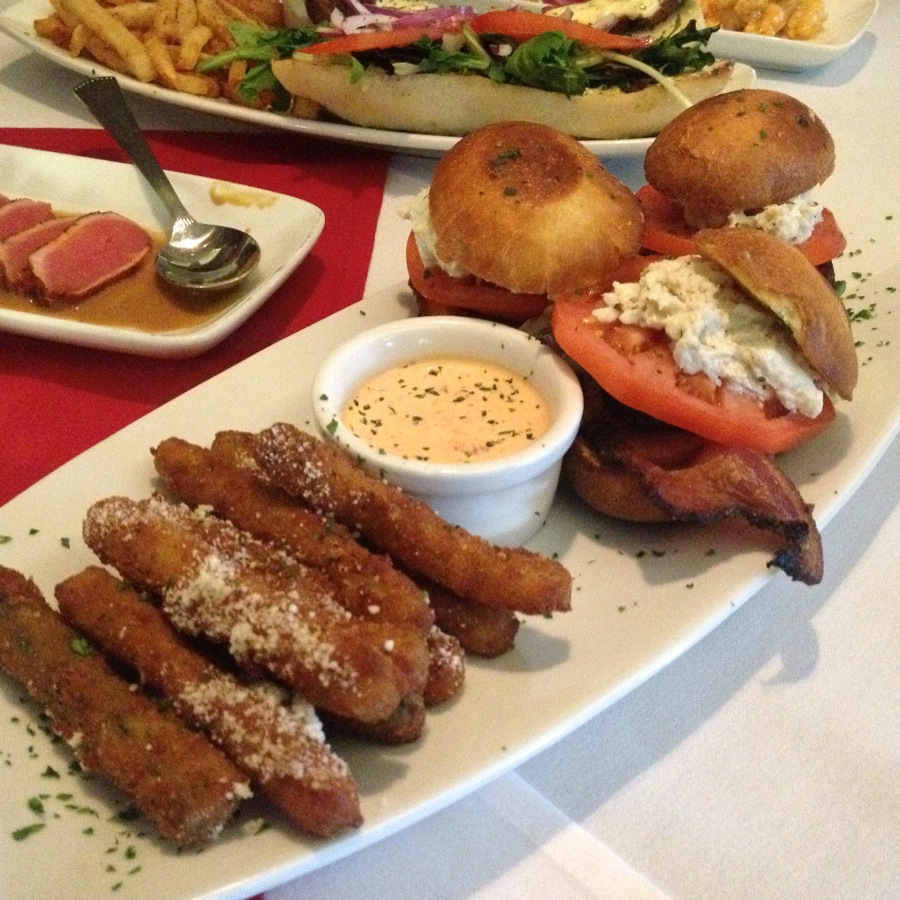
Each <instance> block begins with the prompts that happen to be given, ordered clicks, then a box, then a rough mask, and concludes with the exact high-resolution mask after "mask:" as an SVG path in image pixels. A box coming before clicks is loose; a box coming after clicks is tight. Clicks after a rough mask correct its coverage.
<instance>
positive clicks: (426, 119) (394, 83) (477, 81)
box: [272, 58, 735, 140]
mask: <svg viewBox="0 0 900 900" xmlns="http://www.w3.org/2000/svg"><path fill="white" fill-rule="evenodd" d="M272 71H273V73H274V74H275V77H276V78H277V79H278V81H279V82H280V83H281V84H282V86H283V87H284V88H285V89H286V90H287V91H288V92H289V93H290V94H292V95H293V96H294V97H296V98H300V99H301V100H303V101H305V104H304V105H305V106H306V107H307V108H308V102H309V101H312V102H313V103H315V104H318V105H319V106H321V107H322V108H323V109H324V110H326V111H327V112H328V113H329V114H330V115H332V116H336V117H337V118H339V119H342V120H344V121H346V122H349V123H351V124H353V125H361V126H364V127H367V128H380V129H386V130H390V131H409V132H414V133H418V134H440V135H452V136H455V135H464V134H468V133H469V132H470V131H473V130H474V129H476V128H480V127H482V126H484V125H488V124H492V123H494V122H503V121H511V120H519V121H530V122H537V123H539V124H543V125H548V126H550V127H552V128H556V129H557V130H559V131H562V132H564V133H565V134H569V135H571V136H573V137H577V138H580V139H586V140H618V139H627V138H639V137H649V136H652V135H655V134H657V133H658V132H659V131H660V130H661V129H662V128H663V127H664V126H665V125H666V124H667V123H668V122H670V121H671V120H672V119H673V118H675V116H677V115H678V114H679V113H680V112H681V111H682V109H683V106H682V104H681V103H680V102H679V100H678V99H677V98H676V97H675V96H673V95H672V94H671V93H670V92H669V91H667V90H666V89H665V88H664V87H662V86H661V85H660V84H657V83H654V84H651V85H649V86H648V87H645V88H643V89H641V90H637V91H630V92H626V91H622V90H620V89H618V88H605V89H589V90H587V91H586V92H585V93H583V94H579V95H576V96H571V97H566V96H565V95H564V94H560V93H555V92H552V91H544V90H540V89H538V88H532V87H525V86H522V85H513V84H499V83H497V82H495V81H492V80H491V79H490V78H485V77H482V76H480V75H465V74H457V73H446V74H433V73H428V74H415V75H404V76H398V75H388V74H386V73H385V72H383V71H381V70H378V69H372V68H370V69H366V70H365V72H364V73H363V75H362V76H361V77H360V78H359V79H358V80H356V81H351V77H350V68H349V66H347V65H345V64H343V63H342V62H340V61H338V60H335V59H328V60H325V59H317V60H315V61H307V60H304V59H299V58H292V59H283V60H276V61H274V62H273V63H272ZM734 71H735V70H734V63H733V62H732V61H731V60H718V61H717V62H715V63H713V64H712V65H710V66H708V67H707V68H705V69H702V70H700V71H698V72H693V73H691V74H689V75H682V76H677V77H675V78H673V79H672V81H673V82H674V83H675V85H676V86H677V88H678V90H680V91H681V92H682V93H683V94H684V95H685V96H686V97H687V98H688V99H689V100H691V101H692V102H697V101H699V100H702V99H704V98H706V97H710V96H714V95H716V94H718V93H720V92H722V91H723V90H725V89H726V87H728V84H729V81H730V79H731V78H732V75H733V74H734Z"/></svg>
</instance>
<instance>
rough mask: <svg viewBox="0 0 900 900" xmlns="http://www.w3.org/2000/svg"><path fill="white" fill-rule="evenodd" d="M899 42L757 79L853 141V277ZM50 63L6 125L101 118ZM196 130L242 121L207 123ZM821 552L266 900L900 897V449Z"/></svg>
mask: <svg viewBox="0 0 900 900" xmlns="http://www.w3.org/2000/svg"><path fill="white" fill-rule="evenodd" d="M6 5H8V4H7V3H6V2H5V0H4V2H0V7H3V6H6ZM838 5H839V4H838ZM897 47H900V4H897V3H896V0H882V7H881V9H880V11H879V13H878V14H877V16H876V18H875V20H874V23H873V25H872V27H871V28H870V32H869V33H867V34H866V35H865V36H864V37H863V38H862V40H861V41H860V42H859V43H858V44H857V45H856V46H855V47H854V48H853V49H852V50H851V51H850V52H848V53H847V54H846V55H845V56H843V57H841V58H840V59H838V60H837V61H835V62H833V63H831V64H830V65H828V66H825V67H823V68H821V69H818V70H813V71H808V72H804V73H799V74H790V75H787V74H779V73H773V72H764V71H762V70H761V71H760V72H759V76H760V84H762V85H764V86H772V87H777V88H779V89H782V90H785V91H787V92H788V93H792V94H795V95H796V96H798V97H800V98H801V99H803V100H805V101H806V102H808V103H809V104H810V105H811V106H812V107H813V108H814V109H815V110H816V111H817V112H819V114H820V115H821V116H822V117H823V118H824V120H825V121H826V123H827V124H828V125H829V127H830V129H831V130H832V133H833V134H834V136H835V140H836V144H837V150H838V166H837V171H836V173H835V175H834V176H833V177H832V178H831V179H830V180H829V182H828V183H827V184H826V185H825V186H824V187H823V188H822V190H821V196H822V198H823V199H824V200H825V202H826V203H828V205H830V206H832V208H834V209H835V210H836V212H837V214H838V217H839V221H840V222H841V223H842V225H843V226H844V228H845V230H846V233H847V235H848V238H849V241H850V248H849V249H850V250H851V251H852V254H851V256H850V257H848V258H847V259H846V260H845V261H844V262H842V264H841V269H840V271H839V274H841V276H842V277H851V275H850V273H851V272H852V271H854V270H857V269H858V270H859V271H861V272H864V273H867V272H874V273H876V274H877V273H882V272H885V271H887V270H888V269H889V268H890V267H891V266H892V265H894V266H895V265H896V260H897V257H898V256H900V143H898V139H900V128H898V110H900V87H898V85H900V78H898V57H897ZM46 71H47V69H46V66H45V65H44V64H42V63H41V62H40V61H38V60H37V59H36V58H35V57H33V56H31V55H30V54H28V53H27V52H25V51H24V50H22V49H21V48H20V47H19V46H18V45H16V44H15V43H13V42H12V41H10V40H8V39H6V38H0V124H2V125H7V126H29V125H31V126H81V127H84V126H86V125H88V124H92V123H90V122H89V121H88V118H87V115H86V114H85V113H83V112H82V111H81V110H79V109H78V108H77V107H76V105H75V104H73V103H72V102H71V101H70V100H69V99H68V98H69V97H70V93H69V90H70V87H71V84H72V83H73V81H74V79H75V76H70V75H69V74H68V73H60V75H59V83H55V82H48V81H47V79H46V78H45V77H44V76H45V73H46ZM134 105H135V110H136V113H137V114H138V117H139V120H140V121H141V123H142V124H143V125H144V126H145V127H177V126H178V125H179V124H182V125H183V124H184V122H185V120H184V114H183V113H179V112H178V111H175V110H170V109H166V108H163V107H162V106H161V105H159V104H155V103H153V102H152V101H148V100H138V101H135V104H134ZM191 126H192V127H210V128H213V127H221V126H222V123H220V122H218V121H217V120H211V119H205V118H204V117H198V116H196V115H194V114H191ZM432 165H433V162H432V161H429V160H423V159H416V158H412V157H397V158H396V159H395V161H394V163H393V166H392V171H391V176H390V179H389V183H388V189H387V192H386V196H385V203H384V209H383V211H382V217H381V222H380V226H379V231H378V235H377V240H376V248H375V256H374V259H373V263H372V268H371V271H370V276H369V284H368V287H369V289H370V290H371V291H375V290H378V289H380V288H383V287H387V286H390V285H392V284H394V283H396V282H397V281H400V280H403V278H404V276H405V271H404V265H403V256H402V247H403V242H404V241H405V237H406V228H407V226H406V224H405V223H402V222H401V221H400V220H399V217H398V216H397V207H398V205H399V204H400V203H401V202H402V201H403V200H404V199H406V198H407V197H409V196H410V195H411V194H412V193H414V192H415V191H416V190H417V189H418V188H419V187H420V186H422V185H424V184H426V183H427V180H428V177H429V173H430V171H431V168H432ZM610 168H611V170H612V171H613V172H614V173H615V174H616V175H618V176H619V177H621V178H622V179H623V180H625V181H626V182H627V183H629V184H630V185H631V186H632V187H637V186H638V185H639V184H640V183H641V181H642V179H641V168H640V160H630V161H617V162H612V163H611V164H610ZM875 234H877V238H876V239H874V240H873V239H871V236H872V235H875ZM898 281H900V278H898ZM898 287H900V284H898ZM898 303H900V298H898ZM882 314H886V311H884V310H882ZM894 352H900V348H898V350H895V351H894ZM897 371H898V374H900V360H898V369H897ZM896 389H897V388H896V385H895V384H885V385H884V390H896ZM824 544H825V560H826V562H825V573H826V574H825V579H824V581H823V583H822V584H821V585H819V586H818V587H815V588H809V587H803V586H800V585H796V584H793V583H791V582H790V581H789V580H788V579H787V578H785V577H783V576H779V577H777V578H775V579H774V580H773V581H772V582H771V583H769V585H768V586H767V587H766V588H764V589H763V590H762V591H761V592H760V593H759V594H758V595H757V596H756V597H754V598H753V599H752V600H750V601H749V602H748V603H746V604H745V605H743V606H742V607H741V608H740V609H738V610H737V611H736V612H735V613H734V614H733V615H732V616H731V617H730V618H729V619H728V620H726V621H725V622H724V624H722V625H721V626H720V627H719V628H718V629H716V630H715V631H714V632H713V633H712V634H711V635H710V636H708V637H707V638H705V639H704V640H703V641H701V642H700V643H699V644H698V645H696V646H694V647H693V648H692V649H690V650H689V651H687V652H686V653H685V654H684V655H683V656H682V657H680V658H679V659H678V660H676V661H675V662H674V663H672V664H671V665H669V666H668V667H667V668H666V669H664V670H663V671H662V672H661V673H660V674H658V675H656V676H655V677H653V678H652V679H650V680H649V681H648V682H646V683H645V684H643V685H642V686H640V687H638V688H637V689H636V690H634V691H633V692H632V693H631V694H629V695H628V696H626V697H625V698H624V699H622V700H621V701H619V702H618V703H617V704H616V705H614V706H613V707H611V708H609V709H607V710H606V711H605V712H603V713H601V714H600V715H598V716H597V717H596V718H594V719H593V720H591V721H590V722H589V723H588V724H586V725H584V726H582V727H581V728H579V729H578V730H577V731H575V732H574V733H572V734H571V735H570V736H568V737H566V738H564V739H562V740H561V741H559V742H558V743H557V744H555V745H554V746H552V747H551V748H550V749H547V750H546V751H544V752H543V753H541V754H540V755H538V756H537V757H535V758H533V759H532V760H531V761H529V762H528V763H526V764H524V765H522V766H521V767H520V768H519V769H518V770H517V771H515V772H513V773H510V774H508V775H505V776H503V777H501V778H500V779H499V780H497V781H495V782H493V783H492V784H490V785H489V786H487V787H485V788H483V789H481V790H480V791H478V792H476V793H475V794H473V795H471V796H469V797H466V798H464V799H462V800H460V801H458V802H457V803H455V804H454V805H452V806H450V807H448V808H446V809H444V810H443V811H441V812H438V813H437V814H435V815H433V816H431V817H430V818H428V819H426V820H424V821H422V822H420V823H419V824H417V825H414V826H412V827H410V828H408V829H407V830H405V831H403V832H400V833H399V834H396V835H395V836H393V837H391V838H389V839H387V840H384V841H382V842H381V843H379V844H376V845H374V846H372V847H370V848H369V849H366V850H363V851H361V852H359V853H357V854H355V855H354V856H351V857H349V858H347V859H344V860H341V861H339V862H337V863H334V864H332V865H330V866H328V867H326V868H323V869H321V870H318V871H316V872H313V873H311V874H309V875H307V876H305V877H303V878H301V879H299V880H298V881H295V882H293V883H290V884H287V885H284V886H282V887H280V888H278V889H275V890H272V891H270V892H269V893H268V895H267V896H268V897H269V898H270V900H300V898H303V900H311V898H321V900H356V898H360V900H361V898H376V897H377V898H382V897H391V898H393V900H406V898H409V900H412V898H423V897H433V898H475V897H477V898H483V900H506V898H512V897H515V898H542V900H543V898H549V897H553V898H558V900H569V898H571V900H576V898H578V900H582V898H593V897H597V898H654V897H667V896H668V897H673V898H685V900H687V898H697V900H700V898H704V900H705V898H753V900H763V898H772V900H783V898H792V900H794V898H809V900H813V898H815V900H819V898H848V900H851V898H852V900H859V898H885V900H887V898H895V897H900V722H898V705H900V702H898V701H900V602H898V595H900V554H898V552H897V546H898V544H900V447H898V446H897V444H896V443H895V444H894V445H893V446H892V447H891V449H889V451H888V452H887V454H886V455H885V457H884V458H883V460H882V461H881V463H880V464H879V465H878V467H877V468H876V470H875V471H874V472H873V473H872V474H871V476H870V477H869V478H868V479H867V480H866V481H865V482H864V483H863V485H862V486H861V488H860V489H859V490H858V492H857V493H856V494H855V496H854V497H853V498H852V499H851V500H850V501H849V503H848V504H847V505H846V506H845V507H844V508H843V509H842V510H841V511H840V513H839V514H838V516H837V517H836V519H835V520H834V521H833V522H831V523H830V524H829V526H828V527H827V529H826V530H825V533H824ZM0 894H2V889H0Z"/></svg>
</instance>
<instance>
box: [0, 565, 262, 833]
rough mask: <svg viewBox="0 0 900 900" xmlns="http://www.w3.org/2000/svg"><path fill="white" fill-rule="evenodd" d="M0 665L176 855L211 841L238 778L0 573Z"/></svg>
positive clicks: (15, 579) (16, 578) (242, 789)
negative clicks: (178, 850) (182, 849)
mask: <svg viewBox="0 0 900 900" xmlns="http://www.w3.org/2000/svg"><path fill="white" fill-rule="evenodd" d="M0 666H2V668H3V669H4V670H5V671H6V672H7V674H9V675H10V676H12V677H13V678H15V679H16V680H17V681H19V682H21V683H22V684H23V685H24V687H25V689H26V690H27V691H28V693H29V694H30V695H31V696H32V697H33V698H34V699H35V700H37V701H38V702H39V703H41V704H43V705H44V707H45V708H46V710H47V713H48V714H49V716H50V721H51V726H52V728H53V730H54V731H55V732H56V733H57V734H58V735H60V737H62V738H63V739H65V740H66V741H68V742H69V743H70V745H71V747H72V751H73V753H74V754H75V757H76V758H77V759H78V761H79V762H80V763H82V765H84V766H85V767H86V768H88V769H90V770H93V771H95V772H97V773H98V774H100V775H102V776H104V777H105V778H107V779H109V780H110V781H111V782H112V783H113V784H114V785H115V786H116V787H117V788H119V790H121V791H122V792H123V793H124V794H126V795H127V796H128V797H130V798H131V800H132V801H133V802H134V803H135V805H136V806H137V807H138V808H139V809H140V810H141V811H142V812H143V813H144V814H145V815H146V816H147V818H148V819H150V820H151V821H152V822H153V823H154V824H155V825H156V827H157V828H158V829H159V832H160V834H162V835H163V836H164V837H166V838H169V839H170V840H173V841H175V842H176V843H178V844H180V845H182V846H184V847H199V846H202V845H204V844H207V843H209V842H210V841H212V840H214V839H215V838H216V837H217V836H218V834H219V832H220V831H221V829H222V827H223V826H224V825H225V823H226V822H227V821H228V819H229V818H231V816H232V814H233V813H234V811H235V809H236V808H237V805H238V803H239V802H240V800H241V799H242V798H244V797H248V796H249V795H250V789H249V785H248V780H247V778H246V777H245V776H244V774H243V773H242V772H240V771H239V770H238V769H237V768H236V767H235V766H234V765H233V764H232V763H231V762H230V761H229V760H228V759H227V758H226V757H225V756H224V755H223V754H222V753H221V752H220V751H219V750H217V749H216V748H215V747H213V746H212V744H210V743H209V741H207V740H206V738H204V737H202V736H201V735H199V734H197V733H196V732H194V731H191V730H189V729H188V728H187V726H185V725H184V724H183V723H182V722H181V721H180V720H179V719H178V718H177V717H176V716H174V715H173V714H168V715H167V714H164V713H162V712H160V710H159V709H158V707H157V706H156V705H155V704H154V703H153V702H152V701H151V700H149V699H148V698H147V697H146V696H145V695H144V694H142V693H141V692H140V691H135V690H132V686H131V685H129V684H128V682H126V681H124V680H123V679H121V678H120V677H119V676H118V675H116V674H114V673H113V672H112V670H111V669H110V668H109V666H108V665H107V664H106V662H105V661H104V659H103V657H102V656H100V654H99V653H97V652H96V651H93V650H91V649H90V648H89V647H87V646H86V644H85V642H84V640H83V638H82V637H81V635H79V633H78V632H76V631H73V630H72V629H70V628H69V627H68V626H67V625H66V624H65V623H64V622H63V621H62V620H61V619H60V617H59V615H58V614H57V613H56V612H54V611H53V610H52V609H51V608H50V607H49V606H48V605H47V603H46V602H45V600H44V598H43V596H42V595H41V593H40V591H39V590H38V589H37V587H36V586H35V585H34V584H33V583H32V582H29V581H28V580H27V579H26V578H25V577H24V576H23V575H21V574H19V573H18V572H14V571H13V570H11V569H7V568H4V567H0Z"/></svg>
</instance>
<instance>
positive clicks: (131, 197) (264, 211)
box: [0, 145, 325, 357]
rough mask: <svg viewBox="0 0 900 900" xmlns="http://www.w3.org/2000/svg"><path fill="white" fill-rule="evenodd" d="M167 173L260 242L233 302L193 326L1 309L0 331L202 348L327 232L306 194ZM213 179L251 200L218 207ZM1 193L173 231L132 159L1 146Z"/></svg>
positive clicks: (205, 216) (195, 200) (191, 205)
mask: <svg viewBox="0 0 900 900" xmlns="http://www.w3.org/2000/svg"><path fill="white" fill-rule="evenodd" d="M168 175H169V179H170V180H171V182H172V185H173V187H174V188H175V190H176V192H177V193H178V195H179V196H180V197H181V199H182V201H183V203H184V205H185V206H186V207H187V208H188V210H190V212H191V214H192V215H193V216H194V217H195V218H196V219H197V220H198V221H201V222H209V223H211V224H217V225H232V226H234V227H236V228H242V229H245V230H247V231H249V232H250V233H251V234H252V235H253V236H254V237H255V238H256V240H257V241H258V242H259V245H260V248H261V250H262V255H261V257H260V264H259V266H258V269H257V271H256V272H254V273H253V275H252V276H251V277H250V279H249V280H248V281H247V282H246V283H245V285H244V286H242V287H241V288H240V290H239V291H238V292H237V294H236V296H235V298H234V302H233V303H230V304H229V305H228V306H227V307H225V308H224V309H223V310H222V311H221V313H220V314H219V315H217V316H216V317H214V318H212V319H210V320H209V321H207V322H205V323H203V324H201V325H198V326H196V327H194V328H186V329H180V330H177V331H166V332H159V333H153V332H147V331H139V330H137V329H132V328H118V327H114V326H109V325H96V324H89V323H83V322H76V321H73V320H71V319H63V318H58V317H54V316H53V315H50V314H46V313H43V312H41V311H40V310H38V309H36V310H35V312H33V313H32V312H24V311H19V310H11V309H3V308H0V330H2V331H9V332H15V333H16V334H24V335H28V336H30V337H37V338H45V339H47V340H51V341H62V342H64V343H68V344H80V345H82V346H85V347H96V348H98V349H102V350H118V351H121V352H124V353H134V354H139V355H142V356H165V357H185V356H196V355H197V354H200V353H203V352H205V351H206V350H209V349H210V347H213V346H214V345H215V344H217V343H218V342H219V341H221V340H222V339H223V338H225V337H226V336H227V335H229V334H231V332H232V331H234V330H235V329H236V328H237V327H238V326H239V325H241V324H242V323H243V322H245V321H246V320H247V319H248V318H249V317H250V316H251V315H252V314H253V313H254V312H256V310H257V309H259V307H260V306H262V305H263V303H265V302H266V300H268V298H269V297H270V296H271V295H272V293H273V292H274V291H275V290H276V288H278V287H279V286H280V285H281V284H282V283H283V282H284V280H285V279H286V278H287V277H288V275H290V274H291V272H292V271H293V270H294V269H295V268H296V267H297V266H298V265H299V264H300V262H301V261H302V260H303V259H304V258H305V257H306V255H307V254H308V253H309V251H310V250H311V249H312V248H313V246H314V244H315V242H316V240H318V237H319V235H320V234H321V233H322V227H323V225H324V223H325V216H324V214H323V213H322V211H321V210H320V209H319V208H318V207H317V206H313V205H312V204H311V203H307V202H306V201H305V200H300V199H298V198H296V197H289V196H286V195H285V194H275V193H272V192H270V191H263V190H260V189H259V188H254V187H244V186H240V185H231V184H230V183H228V182H216V181H214V180H213V179H210V178H202V177H199V176H195V175H185V174H182V173H179V172H169V173H168ZM216 184H218V185H219V186H225V189H226V190H225V193H224V195H225V196H228V192H229V191H235V192H238V193H239V194H240V195H241V196H242V197H243V198H246V199H249V200H250V201H254V202H250V203H248V204H247V205H237V204H234V203H224V204H219V205H217V204H216V203H214V202H213V200H212V197H211V196H210V189H211V188H212V187H213V186H214V185H216ZM0 193H2V194H6V195H7V196H8V197H11V198H14V197H29V198H31V199H32V200H47V201H49V202H50V203H52V204H53V206H54V208H55V209H60V210H65V211H67V212H91V211H93V210H114V211H115V212H118V213H121V214H122V215H124V216H127V217H128V218H130V219H133V220H134V221H136V222H138V223H140V224H141V225H142V226H144V228H146V229H148V230H150V231H153V232H165V231H166V230H167V229H168V221H167V219H166V218H165V213H164V212H163V210H162V207H161V205H160V203H159V201H158V200H157V199H156V198H155V196H153V194H152V192H151V191H150V189H149V187H147V185H146V183H145V182H144V180H143V178H142V177H141V176H140V175H139V174H138V171H137V169H135V168H134V166H132V165H131V164H129V163H118V162H109V161H106V160H97V159H90V158H85V157H82V156H69V155H67V154H64V153H50V152H48V151H44V150H28V149H23V148H21V147H10V146H5V145H0ZM87 302H88V303H89V302H90V300H88V301H87Z"/></svg>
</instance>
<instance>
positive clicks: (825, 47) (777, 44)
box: [709, 0, 878, 72]
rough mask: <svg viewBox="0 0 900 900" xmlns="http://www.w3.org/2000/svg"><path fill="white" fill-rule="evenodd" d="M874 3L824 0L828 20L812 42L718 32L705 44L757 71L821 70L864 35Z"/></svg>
mask: <svg viewBox="0 0 900 900" xmlns="http://www.w3.org/2000/svg"><path fill="white" fill-rule="evenodd" d="M877 9H878V0H825V12H826V14H827V16H828V20H827V22H826V23H825V29H824V31H823V33H822V34H821V35H820V36H819V37H817V38H816V39H815V40H813V41H793V40H790V39H788V38H780V37H766V36H765V35H758V34H745V33H743V32H740V31H724V30H723V31H719V32H717V33H716V34H714V35H713V36H712V39H711V40H710V42H709V47H710V50H712V52H713V53H715V54H716V56H724V57H728V58H730V59H739V60H740V61H741V62H744V63H749V64H750V65H751V66H756V67H757V68H761V69H779V70H781V71H785V72H801V71H803V70H804V69H813V68H816V67H817V66H824V65H825V64H826V63H829V62H831V61H832V60H834V59H837V58H838V57H839V56H841V55H842V54H844V53H846V52H847V51H848V50H849V49H850V48H851V47H852V46H853V45H854V44H855V43H856V42H857V41H858V40H859V39H860V38H861V37H862V35H863V34H864V33H865V31H866V28H867V27H868V25H869V22H870V21H871V19H872V16H874V15H875V11H876V10H877Z"/></svg>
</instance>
